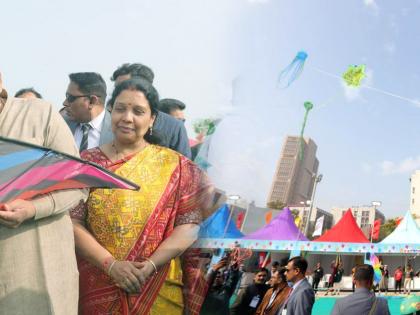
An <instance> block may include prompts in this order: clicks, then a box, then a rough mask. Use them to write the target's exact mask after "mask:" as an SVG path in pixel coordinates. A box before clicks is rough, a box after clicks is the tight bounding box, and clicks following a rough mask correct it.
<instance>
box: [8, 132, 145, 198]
mask: <svg viewBox="0 0 420 315" xmlns="http://www.w3.org/2000/svg"><path fill="white" fill-rule="evenodd" d="M75 188H122V189H132V190H137V189H139V186H137V185H136V184H134V183H132V182H130V181H128V180H126V179H124V178H122V177H120V176H118V175H116V174H114V173H112V172H110V171H108V170H106V169H104V168H102V167H100V166H98V165H97V164H95V163H92V162H88V161H84V160H82V159H79V158H77V157H74V156H72V155H69V154H66V153H61V152H58V151H55V150H52V149H49V148H44V147H41V146H37V145H34V144H30V143H26V142H22V141H18V140H14V139H8V138H4V137H0V204H1V203H6V202H10V201H12V200H16V199H31V198H33V197H35V196H38V195H42V194H46V193H49V192H52V191H56V190H63V189H75Z"/></svg>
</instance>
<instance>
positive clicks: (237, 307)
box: [230, 283, 269, 315]
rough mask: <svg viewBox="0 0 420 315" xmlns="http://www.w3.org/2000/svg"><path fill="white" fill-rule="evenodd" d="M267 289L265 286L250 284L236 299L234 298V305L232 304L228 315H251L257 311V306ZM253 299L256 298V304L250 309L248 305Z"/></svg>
mask: <svg viewBox="0 0 420 315" xmlns="http://www.w3.org/2000/svg"><path fill="white" fill-rule="evenodd" d="M268 289H269V286H268V285H266V284H258V285H257V284H255V283H253V284H251V285H249V286H248V287H247V288H246V289H245V290H243V291H242V292H241V293H240V294H239V295H238V297H237V298H236V301H235V303H233V305H232V307H231V309H230V314H231V315H252V314H254V313H255V311H256V310H257V308H258V306H259V305H260V304H261V302H262V300H263V298H264V295H265V293H266V292H267V290H268ZM254 297H258V299H259V300H258V303H257V304H256V305H255V307H252V306H251V305H250V304H251V302H252V300H253V299H254Z"/></svg>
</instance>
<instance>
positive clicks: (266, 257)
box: [258, 252, 271, 268]
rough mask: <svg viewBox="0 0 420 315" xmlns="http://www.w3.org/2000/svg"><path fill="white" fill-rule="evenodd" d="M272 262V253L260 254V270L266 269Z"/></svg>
mask: <svg viewBox="0 0 420 315" xmlns="http://www.w3.org/2000/svg"><path fill="white" fill-rule="evenodd" d="M270 262H271V258H270V253H268V252H260V253H258V268H264V267H265V266H267V265H268V264H269V263H270Z"/></svg>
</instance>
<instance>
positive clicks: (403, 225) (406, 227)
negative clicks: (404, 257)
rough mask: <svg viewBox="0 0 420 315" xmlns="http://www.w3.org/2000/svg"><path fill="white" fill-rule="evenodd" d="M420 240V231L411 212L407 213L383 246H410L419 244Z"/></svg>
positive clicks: (384, 241) (383, 242)
mask: <svg viewBox="0 0 420 315" xmlns="http://www.w3.org/2000/svg"><path fill="white" fill-rule="evenodd" d="M419 240H420V229H419V227H418V226H417V224H416V222H415V221H414V219H413V217H412V215H411V212H410V211H407V213H406V214H405V216H404V218H403V219H402V220H401V222H400V224H399V225H398V226H397V227H396V228H395V230H394V231H393V232H392V233H391V234H390V235H388V236H387V237H386V238H385V239H384V240H383V241H382V242H381V244H410V243H418V242H419Z"/></svg>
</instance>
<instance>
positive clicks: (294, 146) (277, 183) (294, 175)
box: [267, 136, 319, 205]
mask: <svg viewBox="0 0 420 315" xmlns="http://www.w3.org/2000/svg"><path fill="white" fill-rule="evenodd" d="M300 146H301V145H300V137H298V136H287V137H286V139H285V140H284V143H283V148H282V151H281V155H280V159H279V161H278V163H277V167H276V171H275V173H274V178H273V183H272V184H271V189H270V193H269V195H268V199H267V202H278V201H279V202H282V203H284V204H286V205H292V204H294V205H296V204H300V202H306V201H307V200H311V197H312V190H313V187H314V181H315V177H316V174H317V172H318V166H319V162H318V159H317V158H316V156H315V155H316V150H317V146H316V144H315V142H314V141H313V140H312V139H310V138H305V139H304V141H303V147H304V150H303V159H302V160H301V159H300V158H299V151H300Z"/></svg>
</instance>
